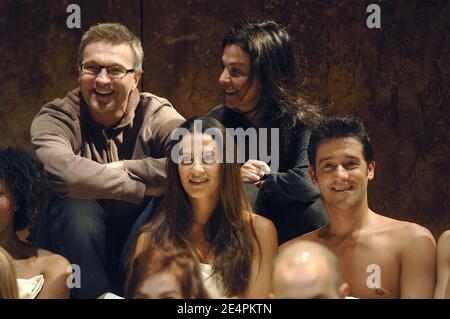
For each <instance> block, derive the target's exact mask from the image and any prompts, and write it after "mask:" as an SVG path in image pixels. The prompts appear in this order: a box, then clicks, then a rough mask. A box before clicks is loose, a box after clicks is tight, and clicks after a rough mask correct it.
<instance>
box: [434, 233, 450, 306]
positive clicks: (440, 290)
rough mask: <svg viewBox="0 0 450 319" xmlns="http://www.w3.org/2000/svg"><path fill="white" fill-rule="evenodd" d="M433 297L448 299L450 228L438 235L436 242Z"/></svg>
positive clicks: (449, 297) (449, 291) (449, 287)
mask: <svg viewBox="0 0 450 319" xmlns="http://www.w3.org/2000/svg"><path fill="white" fill-rule="evenodd" d="M434 298H435V299H450V230H447V231H445V232H444V233H443V234H442V235H441V237H439V240H438V244H437V280H436V290H435V292H434Z"/></svg>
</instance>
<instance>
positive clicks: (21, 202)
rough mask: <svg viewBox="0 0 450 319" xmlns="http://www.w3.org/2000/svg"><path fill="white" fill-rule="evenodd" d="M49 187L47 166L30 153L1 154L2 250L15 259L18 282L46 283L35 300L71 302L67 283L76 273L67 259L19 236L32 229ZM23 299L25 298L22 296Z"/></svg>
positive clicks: (6, 151) (0, 243) (0, 222)
mask: <svg viewBox="0 0 450 319" xmlns="http://www.w3.org/2000/svg"><path fill="white" fill-rule="evenodd" d="M45 185H46V179H45V175H44V170H43V166H42V164H40V163H39V162H38V161H37V160H36V159H34V158H33V157H32V156H31V155H30V154H29V153H27V152H25V151H23V150H20V149H15V148H7V149H4V150H0V246H1V247H3V248H4V249H5V250H6V251H7V252H8V253H9V254H10V255H11V257H12V258H13V265H14V267H15V271H16V274H17V278H20V279H22V280H27V279H32V278H35V279H36V281H35V280H32V282H33V283H35V284H37V283H38V282H39V281H40V280H42V279H43V286H42V289H41V291H40V292H38V291H36V290H35V292H34V293H33V294H32V296H33V297H35V298H38V299H44V298H45V299H47V298H68V297H69V287H68V286H67V283H66V281H67V278H68V277H69V275H70V274H71V273H72V270H71V268H70V266H69V262H68V261H67V259H65V258H64V257H62V256H60V255H57V254H54V253H52V252H50V251H47V250H44V249H40V248H37V247H34V246H32V245H30V244H28V243H26V242H24V241H22V240H21V239H20V238H19V237H18V235H17V231H20V230H24V229H26V228H27V227H29V226H30V224H31V222H32V220H33V219H34V215H35V213H36V208H37V207H38V206H39V204H40V202H41V200H42V198H43V195H44V191H45ZM37 276H42V277H37ZM39 278H42V279H40V280H37V279H39ZM22 280H20V281H19V290H20V288H21V284H22V283H23V282H24V281H22ZM37 293H38V294H37ZM36 294H37V296H36ZM20 297H21V298H25V295H24V294H23V293H21V294H20ZM26 298H31V297H30V295H28V296H27V297H26Z"/></svg>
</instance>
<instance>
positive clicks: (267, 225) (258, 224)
mask: <svg viewBox="0 0 450 319" xmlns="http://www.w3.org/2000/svg"><path fill="white" fill-rule="evenodd" d="M252 220H253V226H254V227H255V231H257V232H258V231H260V232H264V231H271V230H275V225H274V224H273V223H272V221H271V220H270V219H267V218H265V217H263V216H261V215H258V214H253V213H252Z"/></svg>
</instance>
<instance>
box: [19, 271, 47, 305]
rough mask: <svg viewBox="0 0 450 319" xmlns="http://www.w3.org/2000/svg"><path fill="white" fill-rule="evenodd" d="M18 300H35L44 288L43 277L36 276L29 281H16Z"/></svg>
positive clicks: (20, 279)
mask: <svg viewBox="0 0 450 319" xmlns="http://www.w3.org/2000/svg"><path fill="white" fill-rule="evenodd" d="M17 285H18V286H19V298H20V299H35V298H36V297H37V295H38V294H39V293H40V292H41V289H42V287H43V286H44V276H43V275H37V276H34V277H32V278H30V279H22V278H18V279H17Z"/></svg>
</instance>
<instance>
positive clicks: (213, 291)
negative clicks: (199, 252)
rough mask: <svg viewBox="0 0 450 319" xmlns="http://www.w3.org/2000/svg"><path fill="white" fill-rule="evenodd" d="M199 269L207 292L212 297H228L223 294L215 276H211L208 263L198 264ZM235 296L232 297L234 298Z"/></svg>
mask: <svg viewBox="0 0 450 319" xmlns="http://www.w3.org/2000/svg"><path fill="white" fill-rule="evenodd" d="M200 271H201V275H202V279H203V285H204V286H205V288H206V290H207V291H208V293H209V296H210V297H211V298H212V299H229V298H228V297H227V296H225V295H224V294H223V289H222V288H221V285H220V281H219V280H218V279H217V278H216V276H212V275H211V274H212V267H211V265H208V264H200ZM235 298H237V297H232V298H231V299H235Z"/></svg>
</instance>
